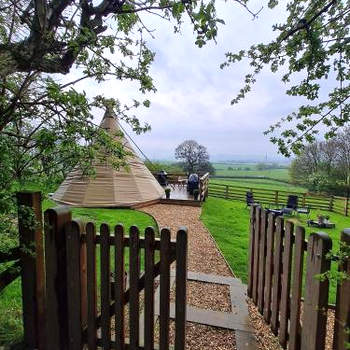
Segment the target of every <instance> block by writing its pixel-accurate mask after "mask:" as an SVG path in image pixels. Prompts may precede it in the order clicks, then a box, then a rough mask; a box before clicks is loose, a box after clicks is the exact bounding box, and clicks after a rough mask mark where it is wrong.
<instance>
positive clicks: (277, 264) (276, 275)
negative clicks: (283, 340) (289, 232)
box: [271, 217, 284, 335]
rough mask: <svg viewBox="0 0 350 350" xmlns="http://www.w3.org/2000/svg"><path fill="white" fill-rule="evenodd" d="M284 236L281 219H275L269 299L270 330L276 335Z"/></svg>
mask: <svg viewBox="0 0 350 350" xmlns="http://www.w3.org/2000/svg"><path fill="white" fill-rule="evenodd" d="M283 236H284V220H283V218H281V217H277V219H276V235H275V242H276V245H275V251H274V257H273V266H274V271H273V285H272V299H271V330H272V332H273V333H274V334H275V335H277V333H278V325H279V308H280V298H281V277H282V276H281V274H282V269H281V265H282V247H283Z"/></svg>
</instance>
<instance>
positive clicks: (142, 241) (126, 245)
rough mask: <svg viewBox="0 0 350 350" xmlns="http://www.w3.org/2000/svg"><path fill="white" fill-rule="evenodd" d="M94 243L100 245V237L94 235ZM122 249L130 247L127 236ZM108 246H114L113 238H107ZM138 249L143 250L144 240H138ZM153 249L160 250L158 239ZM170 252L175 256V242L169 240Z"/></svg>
mask: <svg viewBox="0 0 350 350" xmlns="http://www.w3.org/2000/svg"><path fill="white" fill-rule="evenodd" d="M81 240H82V241H85V240H86V235H83V236H82V238H81ZM95 243H96V244H100V243H101V236H100V235H98V234H96V239H95ZM123 244H124V247H129V246H130V237H128V236H124V241H123ZM109 245H110V246H114V245H115V239H114V237H113V236H110V237H109ZM139 248H140V249H141V248H145V239H144V238H140V239H139ZM154 249H155V250H160V239H159V238H155V240H154ZM170 251H171V253H172V254H175V251H176V241H174V240H171V241H170Z"/></svg>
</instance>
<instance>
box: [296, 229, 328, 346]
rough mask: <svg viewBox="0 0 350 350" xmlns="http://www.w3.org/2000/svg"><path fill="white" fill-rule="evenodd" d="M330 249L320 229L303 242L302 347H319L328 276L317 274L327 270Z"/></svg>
mask: <svg viewBox="0 0 350 350" xmlns="http://www.w3.org/2000/svg"><path fill="white" fill-rule="evenodd" d="M331 249H332V240H331V239H330V238H329V236H328V235H327V234H325V233H323V232H318V233H312V234H311V235H310V237H309V240H308V245H307V265H306V279H305V286H306V288H305V301H304V319H303V328H302V336H301V349H302V350H323V349H324V347H325V335H326V324H327V309H328V291H329V281H328V279H327V278H326V279H321V278H320V277H319V275H320V274H322V273H324V272H326V271H328V270H329V269H330V266H331V261H330V259H329V257H327V253H328V252H329V251H330V250H331Z"/></svg>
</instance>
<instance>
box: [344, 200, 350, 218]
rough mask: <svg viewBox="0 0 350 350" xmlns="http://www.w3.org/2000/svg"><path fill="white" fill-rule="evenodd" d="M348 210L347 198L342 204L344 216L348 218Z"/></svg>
mask: <svg viewBox="0 0 350 350" xmlns="http://www.w3.org/2000/svg"><path fill="white" fill-rule="evenodd" d="M348 210H349V197H346V198H345V203H344V215H345V216H348Z"/></svg>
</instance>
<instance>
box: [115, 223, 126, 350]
mask: <svg viewBox="0 0 350 350" xmlns="http://www.w3.org/2000/svg"><path fill="white" fill-rule="evenodd" d="M114 239H115V264H114V266H115V286H114V291H115V292H114V295H115V327H116V330H115V342H116V348H117V349H121V350H123V349H124V345H125V339H124V329H125V324H124V317H125V314H124V304H125V303H124V290H125V266H124V227H123V225H120V224H119V225H116V227H115V229H114Z"/></svg>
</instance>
